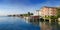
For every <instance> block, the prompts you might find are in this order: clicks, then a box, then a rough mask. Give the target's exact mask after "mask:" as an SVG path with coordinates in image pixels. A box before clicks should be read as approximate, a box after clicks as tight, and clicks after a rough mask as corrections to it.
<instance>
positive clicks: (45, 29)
mask: <svg viewBox="0 0 60 30" xmlns="http://www.w3.org/2000/svg"><path fill="white" fill-rule="evenodd" d="M40 27H41V30H51V29H52V27H51V26H50V25H48V24H46V23H45V22H43V23H41V22H40Z"/></svg>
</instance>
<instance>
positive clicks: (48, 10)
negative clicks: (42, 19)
mask: <svg viewBox="0 0 60 30" xmlns="http://www.w3.org/2000/svg"><path fill="white" fill-rule="evenodd" d="M41 15H42V16H56V15H57V9H56V8H55V7H46V6H45V7H43V8H42V9H41Z"/></svg>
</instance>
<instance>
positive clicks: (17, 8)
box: [0, 0, 60, 15]
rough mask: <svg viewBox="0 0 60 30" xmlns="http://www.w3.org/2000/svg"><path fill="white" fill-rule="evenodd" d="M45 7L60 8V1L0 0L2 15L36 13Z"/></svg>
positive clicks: (0, 13) (0, 12)
mask: <svg viewBox="0 0 60 30" xmlns="http://www.w3.org/2000/svg"><path fill="white" fill-rule="evenodd" d="M43 6H51V7H60V0H0V15H7V14H22V13H27V12H32V13H34V11H36V10H40V9H41V7H43Z"/></svg>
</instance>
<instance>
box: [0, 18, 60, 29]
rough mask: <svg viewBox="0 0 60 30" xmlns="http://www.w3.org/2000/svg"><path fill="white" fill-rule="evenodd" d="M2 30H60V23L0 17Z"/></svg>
mask: <svg viewBox="0 0 60 30" xmlns="http://www.w3.org/2000/svg"><path fill="white" fill-rule="evenodd" d="M0 30H60V22H51V23H49V22H28V20H25V19H22V18H19V17H0Z"/></svg>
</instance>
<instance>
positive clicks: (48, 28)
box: [31, 22, 60, 30]
mask: <svg viewBox="0 0 60 30" xmlns="http://www.w3.org/2000/svg"><path fill="white" fill-rule="evenodd" d="M31 23H32V24H34V25H39V26H40V30H60V22H51V23H49V22H31Z"/></svg>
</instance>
